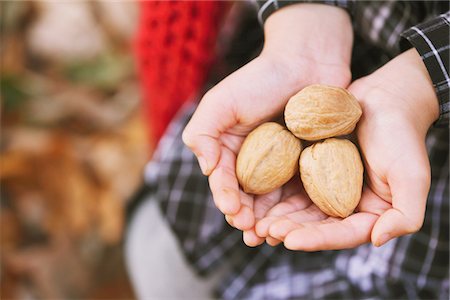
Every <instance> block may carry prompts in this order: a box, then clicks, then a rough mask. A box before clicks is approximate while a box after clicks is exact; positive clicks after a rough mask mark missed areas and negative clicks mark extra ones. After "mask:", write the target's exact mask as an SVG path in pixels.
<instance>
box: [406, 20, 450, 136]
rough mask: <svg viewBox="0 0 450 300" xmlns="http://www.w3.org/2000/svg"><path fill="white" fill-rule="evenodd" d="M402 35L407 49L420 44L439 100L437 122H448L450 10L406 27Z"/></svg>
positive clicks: (421, 54) (436, 124) (449, 113)
mask: <svg viewBox="0 0 450 300" xmlns="http://www.w3.org/2000/svg"><path fill="white" fill-rule="evenodd" d="M401 36H402V40H401V41H400V48H401V49H402V50H406V49H408V48H410V47H411V45H412V46H413V47H414V48H416V50H417V52H419V54H420V56H421V57H422V60H423V62H424V64H425V66H426V68H427V70H428V73H429V74H430V77H431V80H432V82H433V86H434V90H435V92H436V95H437V98H438V100H439V119H438V120H437V121H436V122H435V124H434V126H436V127H441V126H448V124H449V115H450V93H449V92H450V76H449V60H450V41H449V40H450V12H447V13H445V14H442V15H439V16H437V17H435V18H433V19H431V20H429V21H426V22H424V23H421V24H419V25H416V26H413V27H411V28H409V29H408V30H406V31H404V32H403V33H402V34H401ZM406 41H408V42H409V44H408V43H407V42H406Z"/></svg>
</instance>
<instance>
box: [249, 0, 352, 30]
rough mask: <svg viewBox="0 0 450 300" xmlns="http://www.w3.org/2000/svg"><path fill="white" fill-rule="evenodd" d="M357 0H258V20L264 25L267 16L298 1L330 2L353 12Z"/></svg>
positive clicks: (329, 3)
mask: <svg viewBox="0 0 450 300" xmlns="http://www.w3.org/2000/svg"><path fill="white" fill-rule="evenodd" d="M355 1H356V0H334V1H333V0H324V1H316V0H297V1H284V0H264V1H256V2H257V4H258V6H259V9H258V20H259V23H261V25H264V22H265V21H266V20H267V18H268V17H269V16H270V15H271V14H272V13H274V12H275V11H277V10H278V9H280V8H283V7H285V6H288V5H291V4H298V3H318V4H328V5H334V6H337V7H341V8H344V9H345V10H347V11H348V12H349V13H350V14H353V11H354V7H355Z"/></svg>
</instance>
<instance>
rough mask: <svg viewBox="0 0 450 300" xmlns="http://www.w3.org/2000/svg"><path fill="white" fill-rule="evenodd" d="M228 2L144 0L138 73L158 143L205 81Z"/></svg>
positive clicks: (138, 47)
mask: <svg viewBox="0 0 450 300" xmlns="http://www.w3.org/2000/svg"><path fill="white" fill-rule="evenodd" d="M227 6H228V4H227V3H226V2H218V1H143V2H141V5H140V9H141V12H140V13H141V15H140V23H139V30H138V33H137V37H136V47H135V50H136V55H137V62H138V73H139V76H140V81H141V83H142V90H143V100H144V108H145V111H146V116H147V120H148V124H149V127H150V131H151V133H152V136H151V138H152V140H153V141H154V142H155V143H156V142H157V141H158V140H159V139H160V137H161V136H162V134H163V133H164V131H165V129H166V127H167V125H168V123H169V122H170V120H171V119H172V118H173V116H174V115H175V114H176V112H177V110H178V109H179V108H180V107H181V106H182V104H183V103H184V102H186V101H190V100H193V97H194V96H195V94H196V93H197V92H198V91H199V89H200V88H201V87H202V85H203V84H204V83H205V79H206V75H207V73H208V70H209V69H210V67H211V64H212V63H213V61H214V58H215V51H214V50H215V44H216V38H217V35H218V31H219V25H220V22H221V20H222V17H223V16H224V14H225V12H226V7H227Z"/></svg>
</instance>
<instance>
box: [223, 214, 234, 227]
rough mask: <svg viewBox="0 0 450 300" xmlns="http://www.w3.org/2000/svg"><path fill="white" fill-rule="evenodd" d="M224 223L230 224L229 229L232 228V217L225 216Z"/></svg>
mask: <svg viewBox="0 0 450 300" xmlns="http://www.w3.org/2000/svg"><path fill="white" fill-rule="evenodd" d="M225 221H227V223H228V224H230V226H231V227H234V223H233V217H232V216H230V215H225Z"/></svg>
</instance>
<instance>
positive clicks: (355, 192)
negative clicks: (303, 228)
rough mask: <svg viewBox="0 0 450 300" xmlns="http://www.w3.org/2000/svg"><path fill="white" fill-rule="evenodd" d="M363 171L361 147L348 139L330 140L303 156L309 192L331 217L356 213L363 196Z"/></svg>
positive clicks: (302, 161) (302, 162)
mask: <svg viewBox="0 0 450 300" xmlns="http://www.w3.org/2000/svg"><path fill="white" fill-rule="evenodd" d="M363 172H364V169H363V164H362V162H361V157H360V155H359V152H358V149H357V148H356V146H355V145H354V144H353V143H352V142H350V141H348V140H340V139H335V138H330V139H326V140H325V141H323V142H321V143H316V144H314V145H312V146H310V147H308V148H306V149H305V150H303V152H302V154H301V156H300V177H301V179H302V181H303V186H304V187H305V190H306V193H307V194H308V196H309V197H310V198H311V200H312V201H313V202H314V203H315V204H316V205H317V206H318V207H319V208H320V210H322V211H323V212H324V213H326V214H327V215H329V216H333V217H341V218H345V217H347V216H349V215H350V214H352V212H353V211H354V210H355V208H356V206H357V205H358V203H359V200H360V199H361V191H362V185H363Z"/></svg>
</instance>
